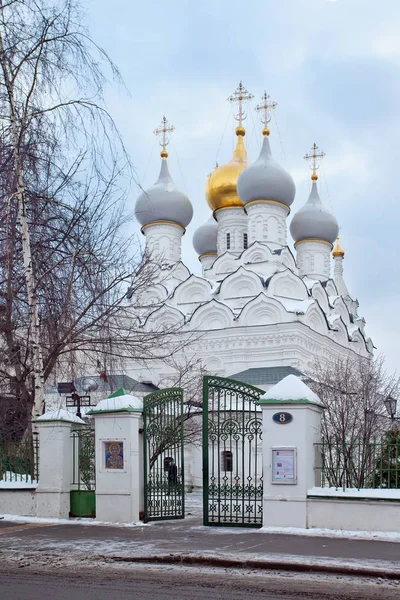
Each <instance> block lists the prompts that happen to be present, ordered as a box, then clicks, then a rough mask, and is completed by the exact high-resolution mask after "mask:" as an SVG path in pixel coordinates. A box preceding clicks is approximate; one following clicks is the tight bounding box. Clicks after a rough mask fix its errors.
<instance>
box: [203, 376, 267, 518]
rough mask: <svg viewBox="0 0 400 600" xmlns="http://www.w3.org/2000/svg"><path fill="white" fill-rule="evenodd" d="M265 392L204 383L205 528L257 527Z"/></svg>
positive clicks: (211, 380) (227, 382)
mask: <svg viewBox="0 0 400 600" xmlns="http://www.w3.org/2000/svg"><path fill="white" fill-rule="evenodd" d="M263 393H264V392H263V390H260V389H259V388H256V387H254V386H251V385H246V384H243V383H240V382H238V381H234V380H232V379H224V378H221V377H210V376H208V377H205V378H204V383H203V521H204V525H224V526H237V527H261V525H262V504H263V483H262V411H261V409H260V407H259V406H258V404H257V401H258V399H259V398H260V396H261V395H262V394H263Z"/></svg>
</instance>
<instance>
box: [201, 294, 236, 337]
mask: <svg viewBox="0 0 400 600" xmlns="http://www.w3.org/2000/svg"><path fill="white" fill-rule="evenodd" d="M234 318H235V315H234V314H233V312H232V311H231V309H230V308H229V307H228V306H226V304H222V302H218V300H210V302H206V304H202V305H201V306H199V307H198V308H196V310H195V311H194V313H193V314H192V317H191V319H190V328H191V330H197V331H209V330H211V329H226V328H228V327H233V325H234Z"/></svg>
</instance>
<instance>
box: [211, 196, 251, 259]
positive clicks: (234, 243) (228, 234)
mask: <svg viewBox="0 0 400 600" xmlns="http://www.w3.org/2000/svg"><path fill="white" fill-rule="evenodd" d="M215 217H216V219H217V221H218V236H217V252H218V256H221V254H224V252H226V251H228V252H231V253H232V254H236V255H239V254H241V253H242V252H243V250H244V249H245V248H244V246H245V243H244V240H245V236H244V234H246V235H248V234H247V215H246V213H245V212H244V208H242V207H235V208H220V209H219V210H217V211H216V213H215ZM228 246H229V247H228Z"/></svg>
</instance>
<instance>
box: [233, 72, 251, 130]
mask: <svg viewBox="0 0 400 600" xmlns="http://www.w3.org/2000/svg"><path fill="white" fill-rule="evenodd" d="M253 98H254V96H253V94H250V92H249V91H247V90H246V88H245V87H244V85H243V83H242V82H240V83H239V85H238V87H237V88H236V90H235V91H234V93H233V94H232V95H231V96H229V98H228V101H229V102H230V103H231V104H233V103H234V102H237V103H238V105H239V110H238V112H237V114H236V115H234V117H235V119H236V121H239V127H242V126H243V125H242V123H243V121H244V120H245V118H246V117H247V114H246V112H245V110H244V108H243V102H245V101H246V100H248V101H250V100H252V99H253Z"/></svg>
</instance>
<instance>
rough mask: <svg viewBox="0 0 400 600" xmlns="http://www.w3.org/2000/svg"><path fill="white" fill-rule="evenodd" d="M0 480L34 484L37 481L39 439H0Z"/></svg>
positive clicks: (34, 436) (36, 437)
mask: <svg viewBox="0 0 400 600" xmlns="http://www.w3.org/2000/svg"><path fill="white" fill-rule="evenodd" d="M0 482H1V483H16V484H18V483H22V484H30V483H32V484H34V483H38V482H39V439H38V436H37V435H35V434H34V435H33V436H32V439H30V440H27V441H13V440H11V441H10V440H2V439H0Z"/></svg>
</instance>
